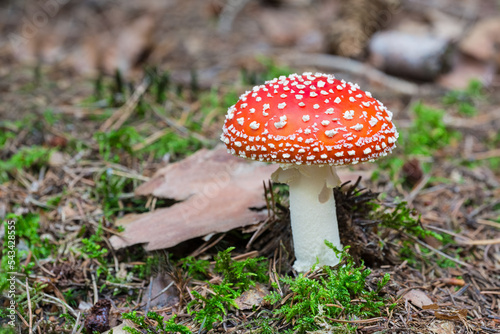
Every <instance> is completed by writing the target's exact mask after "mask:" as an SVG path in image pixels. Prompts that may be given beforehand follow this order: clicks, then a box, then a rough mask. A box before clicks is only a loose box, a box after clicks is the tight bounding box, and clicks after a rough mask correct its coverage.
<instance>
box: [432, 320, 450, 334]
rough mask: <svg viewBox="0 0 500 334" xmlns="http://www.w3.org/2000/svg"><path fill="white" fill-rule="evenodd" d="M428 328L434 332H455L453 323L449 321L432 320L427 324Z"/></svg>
mask: <svg viewBox="0 0 500 334" xmlns="http://www.w3.org/2000/svg"><path fill="white" fill-rule="evenodd" d="M429 330H430V331H431V332H432V333H435V334H453V333H455V324H453V323H452V322H450V321H433V322H431V324H430V325H429Z"/></svg>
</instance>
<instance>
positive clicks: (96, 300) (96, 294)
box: [90, 273, 99, 304]
mask: <svg viewBox="0 0 500 334" xmlns="http://www.w3.org/2000/svg"><path fill="white" fill-rule="evenodd" d="M90 277H92V287H93V288H94V304H96V303H97V302H98V301H99V291H98V290H97V283H96V281H95V277H94V274H93V273H91V274H90Z"/></svg>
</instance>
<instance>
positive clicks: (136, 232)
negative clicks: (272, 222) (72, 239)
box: [110, 147, 276, 250]
mask: <svg viewBox="0 0 500 334" xmlns="http://www.w3.org/2000/svg"><path fill="white" fill-rule="evenodd" d="M275 169H276V166H273V165H266V164H263V163H259V162H249V161H246V160H244V159H241V158H238V157H234V156H232V155H230V154H228V153H227V152H226V149H225V148H223V147H219V148H217V149H215V150H213V151H209V150H206V149H203V150H200V151H199V152H197V153H195V154H193V155H192V156H190V157H188V158H187V159H185V160H183V161H180V162H177V163H174V164H171V165H169V166H167V167H165V168H163V169H161V170H160V171H158V173H157V174H156V175H155V176H154V177H153V178H152V179H151V180H150V181H149V182H147V183H145V184H144V185H142V186H141V187H139V188H138V189H137V191H136V194H138V195H154V196H157V197H161V198H173V199H177V200H183V202H180V203H177V204H175V205H173V206H171V207H168V208H162V209H158V210H156V211H153V212H149V213H145V214H141V215H134V216H131V217H130V216H125V217H124V219H120V220H119V221H117V224H118V225H124V227H125V231H124V232H123V233H122V235H121V236H120V237H118V236H113V237H112V238H111V239H110V241H111V244H112V245H113V247H115V248H122V247H126V246H130V245H134V244H139V243H145V244H147V245H146V249H147V250H155V249H161V248H168V247H172V246H175V245H177V244H178V243H180V242H183V241H186V240H189V239H192V238H196V237H200V236H204V235H207V234H210V233H220V232H225V231H229V230H231V229H234V228H237V227H242V226H246V225H250V224H255V223H256V222H258V221H260V220H263V219H265V217H266V216H267V213H266V212H257V211H252V210H250V209H249V208H251V207H263V206H265V201H264V191H263V186H262V182H263V181H266V182H267V180H268V179H269V177H270V175H271V173H272V172H273V171H274V170H275Z"/></svg>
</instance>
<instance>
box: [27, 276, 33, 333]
mask: <svg viewBox="0 0 500 334" xmlns="http://www.w3.org/2000/svg"><path fill="white" fill-rule="evenodd" d="M26 297H27V298H28V312H29V313H30V323H29V329H30V333H32V332H33V313H32V312H31V298H30V287H29V285H28V278H27V277H26Z"/></svg>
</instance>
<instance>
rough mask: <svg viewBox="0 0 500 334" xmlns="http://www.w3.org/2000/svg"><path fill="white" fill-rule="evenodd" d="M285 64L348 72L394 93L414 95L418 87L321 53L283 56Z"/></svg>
mask: <svg viewBox="0 0 500 334" xmlns="http://www.w3.org/2000/svg"><path fill="white" fill-rule="evenodd" d="M283 59H284V60H285V62H291V63H293V64H294V65H301V66H317V67H324V68H328V69H331V70H334V71H343V72H348V73H351V74H354V75H358V76H363V77H366V78H368V79H369V80H371V81H374V82H377V83H380V84H382V85H384V86H386V87H388V88H390V89H392V90H394V91H397V92H400V93H403V94H407V95H416V94H418V93H419V91H420V87H419V86H418V85H416V84H414V83H412V82H409V81H406V80H403V79H399V78H396V77H393V76H390V75H387V74H385V73H384V72H382V71H379V70H377V69H376V68H374V67H372V66H370V65H368V64H365V63H361V62H359V61H356V60H352V59H348V58H344V57H339V56H332V55H327V54H321V53H308V54H290V55H285V56H283Z"/></svg>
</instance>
